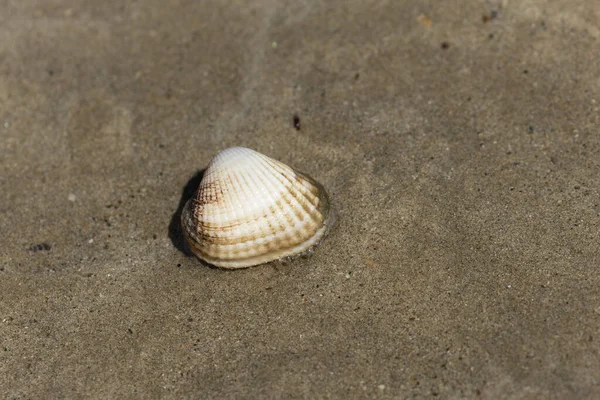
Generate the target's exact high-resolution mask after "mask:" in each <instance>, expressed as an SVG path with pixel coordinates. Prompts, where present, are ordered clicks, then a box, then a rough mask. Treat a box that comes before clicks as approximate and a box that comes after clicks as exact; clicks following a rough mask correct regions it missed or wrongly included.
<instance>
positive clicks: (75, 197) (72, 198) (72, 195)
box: [68, 193, 77, 201]
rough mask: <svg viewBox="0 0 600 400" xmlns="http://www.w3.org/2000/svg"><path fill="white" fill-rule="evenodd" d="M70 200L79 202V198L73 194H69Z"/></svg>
mask: <svg viewBox="0 0 600 400" xmlns="http://www.w3.org/2000/svg"><path fill="white" fill-rule="evenodd" d="M68 198H69V201H75V200H77V196H75V194H73V193H69V197H68Z"/></svg>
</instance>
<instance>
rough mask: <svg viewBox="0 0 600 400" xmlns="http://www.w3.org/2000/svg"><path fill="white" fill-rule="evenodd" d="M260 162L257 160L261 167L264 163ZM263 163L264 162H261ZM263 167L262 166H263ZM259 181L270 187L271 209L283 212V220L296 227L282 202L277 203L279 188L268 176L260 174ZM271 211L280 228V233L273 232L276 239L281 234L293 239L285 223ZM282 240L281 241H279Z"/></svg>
mask: <svg viewBox="0 0 600 400" xmlns="http://www.w3.org/2000/svg"><path fill="white" fill-rule="evenodd" d="M258 161H259V160H257V165H261V164H263V163H262V162H261V163H260V164H259V162H258ZM260 161H262V160H260ZM261 166H262V165H261ZM259 179H260V181H261V183H262V184H263V185H264V186H265V187H268V188H269V189H270V190H269V192H270V193H269V196H270V203H271V207H274V208H276V210H279V211H280V212H281V216H282V217H283V219H285V221H286V222H287V223H288V224H290V225H294V221H293V220H292V219H291V216H290V214H289V213H288V212H286V211H285V209H284V208H283V204H282V202H280V201H277V200H276V199H275V198H274V197H273V193H275V194H276V195H280V191H279V190H277V187H276V186H275V185H274V184H273V182H272V179H271V178H270V177H269V176H268V175H266V174H260V175H259ZM269 211H271V215H272V216H273V217H274V219H275V222H276V223H277V225H278V227H279V231H278V232H277V231H275V230H274V231H273V236H274V237H275V238H278V236H279V234H278V233H282V235H283V236H284V237H286V238H288V239H292V236H291V234H289V233H288V232H286V229H285V225H284V224H283V221H282V220H281V218H276V215H273V212H272V210H269ZM279 240H281V239H279Z"/></svg>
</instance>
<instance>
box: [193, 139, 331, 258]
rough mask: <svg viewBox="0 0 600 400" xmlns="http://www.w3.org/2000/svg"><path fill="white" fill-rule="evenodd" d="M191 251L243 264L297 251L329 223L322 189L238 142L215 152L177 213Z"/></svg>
mask: <svg viewBox="0 0 600 400" xmlns="http://www.w3.org/2000/svg"><path fill="white" fill-rule="evenodd" d="M181 223H182V227H183V231H184V234H185V237H186V239H187V241H188V243H189V244H190V248H191V249H192V251H193V252H194V254H195V255H196V256H197V257H198V258H200V259H202V260H204V261H206V262H208V263H210V264H213V265H216V266H218V267H223V268H244V267H250V266H253V265H258V264H263V263H266V262H269V261H273V260H277V259H280V258H283V257H290V256H294V255H297V254H301V253H303V252H305V251H307V250H309V249H310V248H312V247H313V246H315V245H316V244H318V243H319V242H320V241H321V240H322V239H323V238H324V237H325V236H326V234H327V232H328V230H329V228H330V227H331V225H332V224H333V216H332V213H331V210H330V205H329V199H328V198H327V194H326V192H325V189H323V187H322V186H321V185H320V184H319V183H317V182H316V181H315V180H313V179H312V178H310V177H309V176H307V175H305V174H302V173H300V172H298V171H295V170H294V169H292V168H290V167H288V166H287V165H285V164H283V163H281V162H279V161H277V160H274V159H272V158H269V157H267V156H265V155H263V154H261V153H258V152H256V151H254V150H250V149H247V148H244V147H232V148H229V149H225V150H223V151H221V152H220V153H218V154H217V155H216V156H215V157H214V158H213V159H212V161H211V162H210V164H209V165H208V167H207V169H206V171H205V173H204V177H203V178H202V182H201V183H200V186H199V188H198V191H197V192H196V194H195V195H194V197H192V198H191V199H190V200H189V201H188V203H187V204H186V205H185V208H184V209H183V212H182V215H181Z"/></svg>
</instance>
